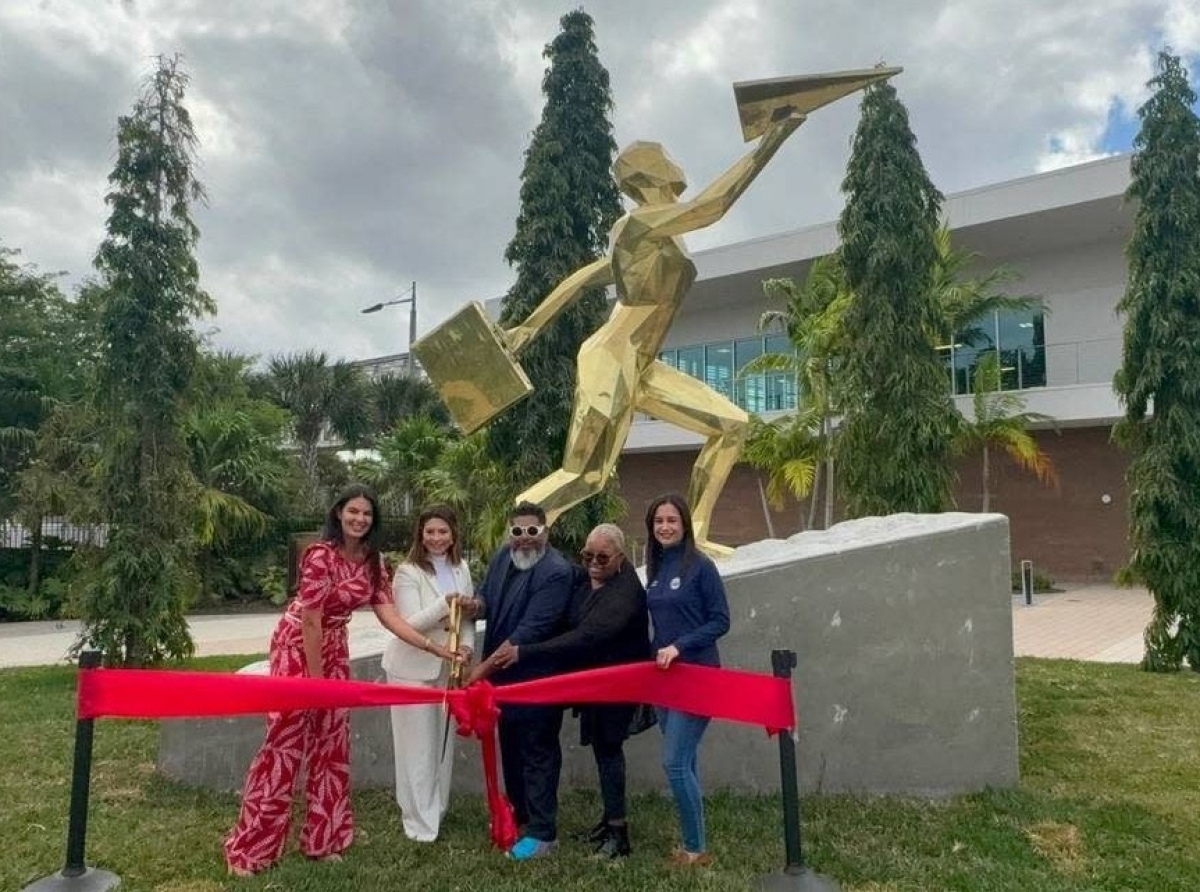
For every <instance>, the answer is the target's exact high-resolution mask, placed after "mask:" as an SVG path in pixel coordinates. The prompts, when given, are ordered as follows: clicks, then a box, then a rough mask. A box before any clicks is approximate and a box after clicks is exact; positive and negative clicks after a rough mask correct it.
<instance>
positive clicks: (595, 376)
mask: <svg viewBox="0 0 1200 892" xmlns="http://www.w3.org/2000/svg"><path fill="white" fill-rule="evenodd" d="M622 354H624V355H622ZM636 383H637V359H636V357H635V356H634V355H633V351H632V350H630V349H629V345H628V344H627V343H626V344H614V345H612V347H611V348H610V347H609V345H608V344H607V343H606V341H605V340H603V339H600V338H597V337H596V336H593V337H592V338H590V339H589V340H587V341H586V342H585V343H584V345H583V346H582V347H581V348H580V350H579V359H578V362H577V365H576V379H575V405H574V408H573V409H572V412H571V427H570V429H569V430H568V431H567V445H566V449H565V450H564V454H563V463H562V468H561V469H560V470H557V471H555V472H554V473H552V474H550V475H548V476H547V477H544V478H543V479H542V480H540V481H538V482H537V483H535V484H534V485H533V486H531V487H530V488H529V489H527V490H525V492H523V493H521V494H520V495H519V496H517V501H528V502H535V503H537V504H539V505H541V506H542V507H543V508H544V509H545V510H546V521H547V522H548V523H554V521H555V520H557V519H558V516H559V515H560V514H562V513H563V512H564V511H566V510H567V509H568V508H570V507H572V506H573V505H577V504H579V503H580V502H582V501H583V500H584V499H586V498H587V497H588V496H591V495H595V494H596V493H598V492H600V491H601V490H602V489H603V488H604V484H605V483H607V482H608V478H609V475H610V474H612V471H613V468H615V467H616V465H617V459H618V458H620V456H621V449H622V448H623V447H624V446H625V438H626V437H628V436H629V425H630V424H631V423H632V421H633V391H634V387H635V386H636Z"/></svg>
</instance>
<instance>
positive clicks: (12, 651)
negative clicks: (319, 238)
mask: <svg viewBox="0 0 1200 892" xmlns="http://www.w3.org/2000/svg"><path fill="white" fill-rule="evenodd" d="M1064 588H1065V589H1066V590H1065V591H1063V592H1056V593H1053V594H1048V595H1034V599H1033V606H1031V607H1027V606H1026V605H1025V601H1024V599H1022V598H1021V597H1019V596H1017V597H1014V598H1013V648H1014V651H1015V652H1016V654H1017V656H1028V657H1065V658H1068V659H1074V660H1094V661H1096V662H1102V663H1137V662H1139V661H1140V660H1141V658H1142V630H1143V629H1145V628H1146V623H1147V622H1148V621H1149V619H1150V610H1151V607H1152V605H1153V601H1152V600H1151V598H1150V596H1149V594H1147V593H1146V591H1145V590H1143V589H1118V588H1114V587H1113V586H1111V585H1070V584H1068V585H1065V586H1064ZM277 619H278V614H266V613H256V614H240V615H237V616H194V617H192V618H191V619H190V620H189V624H190V626H191V630H192V638H193V640H194V641H195V642H196V652H197V653H198V654H199V655H201V656H209V655H215V654H256V653H264V652H265V651H266V649H267V641H268V639H269V638H270V636H271V630H272V629H274V628H275V622H276V620H277ZM350 628H351V630H355V629H363V630H378V629H379V626H378V624H377V623H376V621H375V617H374V616H373V615H372V614H371V612H370V611H365V610H364V611H359V612H358V613H356V614H355V615H354V617H353V619H352V620H351V623H350ZM78 629H79V624H78V623H77V622H74V621H66V622H33V623H0V668H6V667H12V666H41V665H47V664H51V663H59V662H64V661H65V660H66V656H65V655H66V652H67V648H69V647H70V646H71V642H73V641H74V640H75V635H76V633H77V631H78Z"/></svg>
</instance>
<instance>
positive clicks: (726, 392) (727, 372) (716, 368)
mask: <svg viewBox="0 0 1200 892" xmlns="http://www.w3.org/2000/svg"><path fill="white" fill-rule="evenodd" d="M704 383H705V384H707V385H708V386H709V387H711V388H712V389H713V390H715V391H716V392H717V393H719V394H721V396H724V397H728V398H730V399H732V398H733V342H732V341H725V342H724V343H720V344H709V345H707V346H706V347H705V348H704Z"/></svg>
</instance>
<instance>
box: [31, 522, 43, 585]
mask: <svg viewBox="0 0 1200 892" xmlns="http://www.w3.org/2000/svg"><path fill="white" fill-rule="evenodd" d="M29 536H30V539H29V594H31V595H36V594H37V593H38V591H39V590H40V589H41V587H42V516H41V515H40V514H39V515H38V516H37V517H35V518H33V523H32V525H31V526H30V529H29Z"/></svg>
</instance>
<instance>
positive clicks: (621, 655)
mask: <svg viewBox="0 0 1200 892" xmlns="http://www.w3.org/2000/svg"><path fill="white" fill-rule="evenodd" d="M567 625H568V630H567V631H565V632H563V633H561V634H559V635H555V636H554V637H553V638H548V639H546V640H544V641H541V642H538V643H535V644H529V645H520V644H519V643H518V642H514V644H518V646H519V647H520V651H519V658H518V660H517V665H520V664H521V663H524V662H525V661H526V660H527V659H528V660H530V661H532V662H536V663H541V662H543V661H552V662H554V663H555V664H556V666H557V668H558V669H559V670H560V671H573V670H576V669H592V668H595V667H596V666H617V665H619V664H621V663H634V662H637V661H639V660H645V659H648V658H649V657H650V630H649V620H648V619H647V614H646V589H645V588H643V587H642V581H641V580H640V579H638V576H637V573H636V572H635V571H634V569H633V567H631V566H630V565H629V563H628V562H625V563H624V564H623V565H622V566H621V569H620V571H618V572H617V573H616V574H615V575H614V576H613V577H612V578H611V579H609V580H607V581H606V582H605V583H604V585H602V586H600V588H598V589H595V590H593V589H592V582H591V580H590V579H588V578H587V577H584V579H583V581H582V582H581V583H579V584H578V585H577V587H576V589H575V594H574V595H573V597H572V599H571V606H570V609H569V610H568V611H567Z"/></svg>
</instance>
